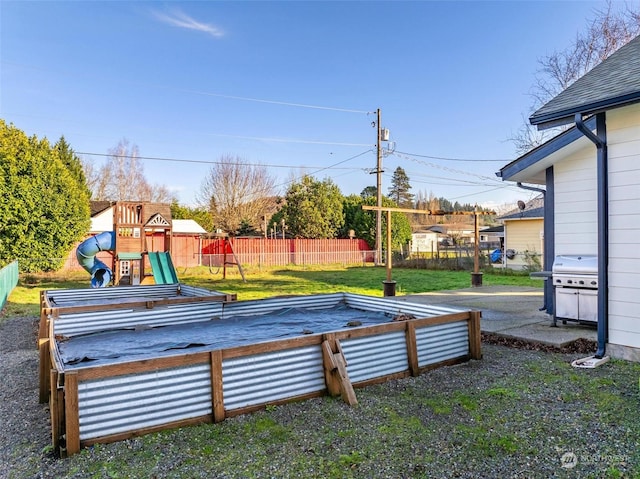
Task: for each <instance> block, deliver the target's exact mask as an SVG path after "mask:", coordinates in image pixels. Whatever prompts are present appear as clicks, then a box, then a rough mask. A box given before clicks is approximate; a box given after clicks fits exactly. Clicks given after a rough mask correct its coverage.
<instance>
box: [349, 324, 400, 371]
mask: <svg viewBox="0 0 640 479" xmlns="http://www.w3.org/2000/svg"><path fill="white" fill-rule="evenodd" d="M405 338H406V335H405V332H404V331H396V332H392V333H387V334H378V335H375V336H366V337H361V338H352V339H342V340H340V344H341V345H342V350H343V351H344V356H345V358H346V360H347V372H348V373H349V379H350V380H351V382H352V383H357V382H360V381H366V380H368V379H374V378H379V377H381V376H386V375H388V374H394V373H398V372H402V371H407V370H408V369H409V360H408V357H407V342H406V339H405Z"/></svg>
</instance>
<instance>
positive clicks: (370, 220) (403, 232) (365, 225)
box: [340, 195, 411, 249]
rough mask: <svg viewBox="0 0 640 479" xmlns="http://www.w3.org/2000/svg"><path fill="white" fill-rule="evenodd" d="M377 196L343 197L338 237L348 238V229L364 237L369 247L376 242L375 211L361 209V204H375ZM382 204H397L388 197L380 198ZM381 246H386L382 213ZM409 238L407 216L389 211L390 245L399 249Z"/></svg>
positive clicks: (385, 225) (385, 226)
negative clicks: (342, 219) (342, 224)
mask: <svg viewBox="0 0 640 479" xmlns="http://www.w3.org/2000/svg"><path fill="white" fill-rule="evenodd" d="M376 203H377V198H375V197H368V198H362V197H360V196H357V195H350V196H347V197H345V199H344V202H343V210H344V219H345V221H344V226H343V227H342V229H341V231H340V237H342V238H348V237H349V230H353V231H354V233H355V236H356V238H361V239H364V240H365V241H366V242H367V243H368V244H369V246H370V247H371V248H374V246H375V244H376V212H375V211H370V210H363V209H362V205H369V206H375V205H376ZM382 206H388V207H397V206H398V205H397V204H396V203H395V202H394V201H393V200H390V199H389V198H386V197H383V198H382ZM382 231H383V234H382V247H383V248H386V247H387V235H386V233H385V232H386V231H387V215H386V213H383V215H382ZM410 240H411V225H410V224H409V220H408V219H407V216H406V215H404V214H402V213H391V247H392V248H393V249H399V248H400V247H401V246H403V245H406V244H407V243H408V242H409V241H410Z"/></svg>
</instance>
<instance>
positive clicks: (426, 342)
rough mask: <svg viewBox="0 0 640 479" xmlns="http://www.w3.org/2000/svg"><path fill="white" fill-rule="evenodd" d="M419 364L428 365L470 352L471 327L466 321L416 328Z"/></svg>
mask: <svg viewBox="0 0 640 479" xmlns="http://www.w3.org/2000/svg"><path fill="white" fill-rule="evenodd" d="M416 343H417V349H418V366H420V367H422V366H426V365H429V364H433V363H438V362H440V361H446V360H447V359H453V358H459V357H461V356H465V355H467V354H469V327H468V325H467V322H466V321H456V322H454V323H447V324H438V325H435V326H428V327H425V328H417V329H416Z"/></svg>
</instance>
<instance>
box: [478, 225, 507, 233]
mask: <svg viewBox="0 0 640 479" xmlns="http://www.w3.org/2000/svg"><path fill="white" fill-rule="evenodd" d="M491 233H504V225H500V226H491V227H489V228H484V229H481V230H480V234H483V235H486V234H491Z"/></svg>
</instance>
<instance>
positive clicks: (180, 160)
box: [75, 150, 371, 171]
mask: <svg viewBox="0 0 640 479" xmlns="http://www.w3.org/2000/svg"><path fill="white" fill-rule="evenodd" d="M369 151H371V150H367V151H365V152H362V153H359V154H358V155H355V156H354V157H352V158H348V159H346V160H343V161H340V162H339V163H336V165H339V164H341V163H344V162H346V161H349V160H352V159H354V158H357V157H359V156H361V155H364V154H365V153H368V152H369ZM75 153H76V154H77V155H89V156H102V157H114V158H130V159H137V160H151V161H172V162H176V163H199V164H205V165H218V164H223V163H224V164H232V165H247V166H265V167H269V168H319V169H320V170H319V171H322V170H326V169H329V168H331V169H338V170H361V169H362V168H356V167H350V168H337V167H335V166H309V165H276V164H269V163H267V164H264V163H244V162H225V161H218V160H190V159H186V158H163V157H157V156H138V155H119V154H110V153H91V152H86V151H76V152H75Z"/></svg>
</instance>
